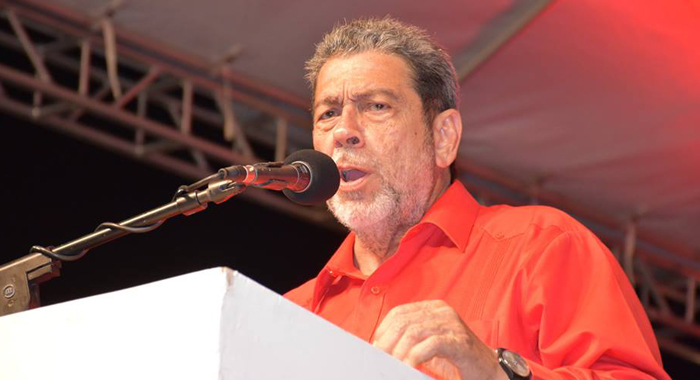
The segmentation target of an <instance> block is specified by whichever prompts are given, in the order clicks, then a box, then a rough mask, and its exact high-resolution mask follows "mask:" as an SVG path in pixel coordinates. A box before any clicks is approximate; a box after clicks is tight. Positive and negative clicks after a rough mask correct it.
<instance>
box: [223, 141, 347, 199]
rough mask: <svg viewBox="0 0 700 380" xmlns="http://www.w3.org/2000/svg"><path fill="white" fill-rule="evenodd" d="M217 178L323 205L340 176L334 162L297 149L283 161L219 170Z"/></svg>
mask: <svg viewBox="0 0 700 380" xmlns="http://www.w3.org/2000/svg"><path fill="white" fill-rule="evenodd" d="M218 174H219V179H222V180H224V179H228V180H231V181H233V182H237V183H241V184H244V185H246V186H253V187H260V188H263V189H270V190H282V192H283V193H284V195H285V196H286V197H287V198H289V199H290V200H291V201H293V202H296V203H299V204H302V205H313V204H316V203H321V202H325V201H326V200H327V199H329V198H330V197H332V196H333V195H334V194H335V193H336V191H338V187H339V186H340V173H338V167H337V166H336V165H335V162H334V161H333V159H331V158H330V157H328V156H327V155H325V154H323V153H321V152H319V151H316V150H313V149H304V150H299V151H296V152H294V153H292V154H291V155H289V157H287V158H286V159H285V160H284V162H266V163H259V164H253V165H234V166H229V167H227V168H223V169H219V173H218Z"/></svg>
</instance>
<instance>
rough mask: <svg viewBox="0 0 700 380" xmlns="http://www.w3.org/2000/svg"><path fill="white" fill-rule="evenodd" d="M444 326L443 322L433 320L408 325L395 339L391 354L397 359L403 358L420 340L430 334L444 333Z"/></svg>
mask: <svg viewBox="0 0 700 380" xmlns="http://www.w3.org/2000/svg"><path fill="white" fill-rule="evenodd" d="M445 326H446V325H445V324H444V323H441V322H440V321H434V320H431V321H426V322H424V323H421V324H414V325H410V326H409V327H408V328H407V329H406V330H405V331H404V333H403V335H401V337H399V339H398V340H397V342H396V344H395V345H394V347H393V349H392V351H391V355H392V356H394V357H395V358H397V359H399V360H404V359H405V358H406V356H407V355H408V353H409V352H410V351H411V349H412V348H413V347H414V346H416V345H417V344H419V343H420V342H422V341H424V340H425V339H427V338H429V337H431V336H434V335H442V334H444V333H445Z"/></svg>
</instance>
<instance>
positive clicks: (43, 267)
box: [0, 174, 246, 316]
mask: <svg viewBox="0 0 700 380" xmlns="http://www.w3.org/2000/svg"><path fill="white" fill-rule="evenodd" d="M220 178H221V177H220V176H219V174H213V175H211V176H209V177H206V178H204V179H202V180H199V181H197V182H195V183H193V184H192V185H189V186H181V187H180V188H179V189H178V191H177V192H176V193H175V196H173V200H172V201H171V202H170V203H168V204H165V205H163V206H160V207H157V208H154V209H152V210H150V211H146V212H145V213H143V214H140V215H137V216H134V217H132V218H129V219H126V220H124V221H122V222H119V223H102V224H100V225H99V226H98V227H97V229H96V230H95V232H93V233H91V234H88V235H85V236H82V237H80V238H78V239H75V240H72V241H70V242H68V243H65V244H62V245H60V246H58V247H48V248H44V247H39V246H34V247H32V248H31V250H30V253H29V255H26V256H24V257H21V258H19V259H17V260H14V261H11V262H9V263H7V264H4V265H2V266H0V289H2V295H1V296H0V297H2V299H1V301H2V302H0V316H3V315H6V314H12V313H16V312H19V311H23V310H27V309H30V308H35V307H38V306H39V284H41V283H43V282H45V281H47V280H49V279H51V278H54V277H58V276H59V274H60V273H59V272H60V268H61V262H62V261H75V260H78V259H80V258H81V257H83V256H84V255H85V254H86V253H87V251H88V250H90V249H92V248H94V247H97V246H99V245H102V244H104V243H107V242H110V241H112V240H115V239H117V238H120V237H122V236H125V235H128V234H130V233H145V232H150V231H153V230H155V229H156V228H158V227H159V226H160V225H161V224H163V222H165V220H167V219H169V218H172V217H173V216H176V215H180V214H184V215H187V216H189V215H192V214H195V213H197V212H199V211H202V210H204V209H206V208H207V205H208V203H210V202H214V203H217V204H219V203H223V202H225V201H227V200H228V199H230V198H231V197H233V196H236V195H238V194H240V193H242V192H243V191H244V190H245V189H246V186H245V185H243V184H241V183H238V182H235V181H233V180H230V179H220ZM204 185H206V188H203V187H204ZM199 188H203V189H202V190H198V189H199Z"/></svg>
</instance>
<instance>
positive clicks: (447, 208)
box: [418, 181, 480, 251]
mask: <svg viewBox="0 0 700 380" xmlns="http://www.w3.org/2000/svg"><path fill="white" fill-rule="evenodd" d="M479 207H480V206H479V203H478V202H477V201H476V199H474V198H473V197H472V196H471V194H469V192H468V191H467V189H466V188H465V187H464V185H462V183H461V182H460V181H455V182H454V183H453V184H452V185H450V187H448V188H447V190H445V192H444V193H443V194H442V195H441V196H440V198H438V200H437V201H435V203H434V204H433V205H432V206H431V207H430V209H428V212H426V213H425V215H424V216H423V219H421V221H420V222H419V223H418V224H423V223H430V224H433V225H435V226H436V227H438V228H439V229H440V230H442V232H443V233H444V234H445V235H446V236H447V237H448V238H449V239H450V240H451V241H452V243H454V244H455V245H456V246H457V248H459V250H460V251H464V249H465V248H466V246H467V242H468V241H469V236H470V235H471V231H472V227H473V226H474V221H475V220H476V216H477V215H478V213H479Z"/></svg>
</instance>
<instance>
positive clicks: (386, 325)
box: [374, 300, 447, 342]
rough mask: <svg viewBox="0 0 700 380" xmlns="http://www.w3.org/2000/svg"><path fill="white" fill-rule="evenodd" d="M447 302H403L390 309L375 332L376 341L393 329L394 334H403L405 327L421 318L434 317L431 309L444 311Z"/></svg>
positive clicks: (419, 320)
mask: <svg viewBox="0 0 700 380" xmlns="http://www.w3.org/2000/svg"><path fill="white" fill-rule="evenodd" d="M446 305H447V304H446V303H445V302H444V301H441V300H430V301H420V302H413V303H408V304H403V305H399V306H396V307H394V308H393V309H391V310H389V312H388V313H387V315H386V316H385V317H384V319H383V320H382V322H381V323H380V324H379V327H377V329H376V330H375V332H374V342H376V341H378V340H380V339H381V338H382V336H383V335H385V334H386V333H387V332H388V331H390V330H392V334H402V333H403V329H405V328H406V327H407V326H408V325H410V324H413V323H419V322H421V320H428V319H431V318H433V316H432V315H431V313H432V312H431V310H436V311H442V309H443V308H444V306H446Z"/></svg>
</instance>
